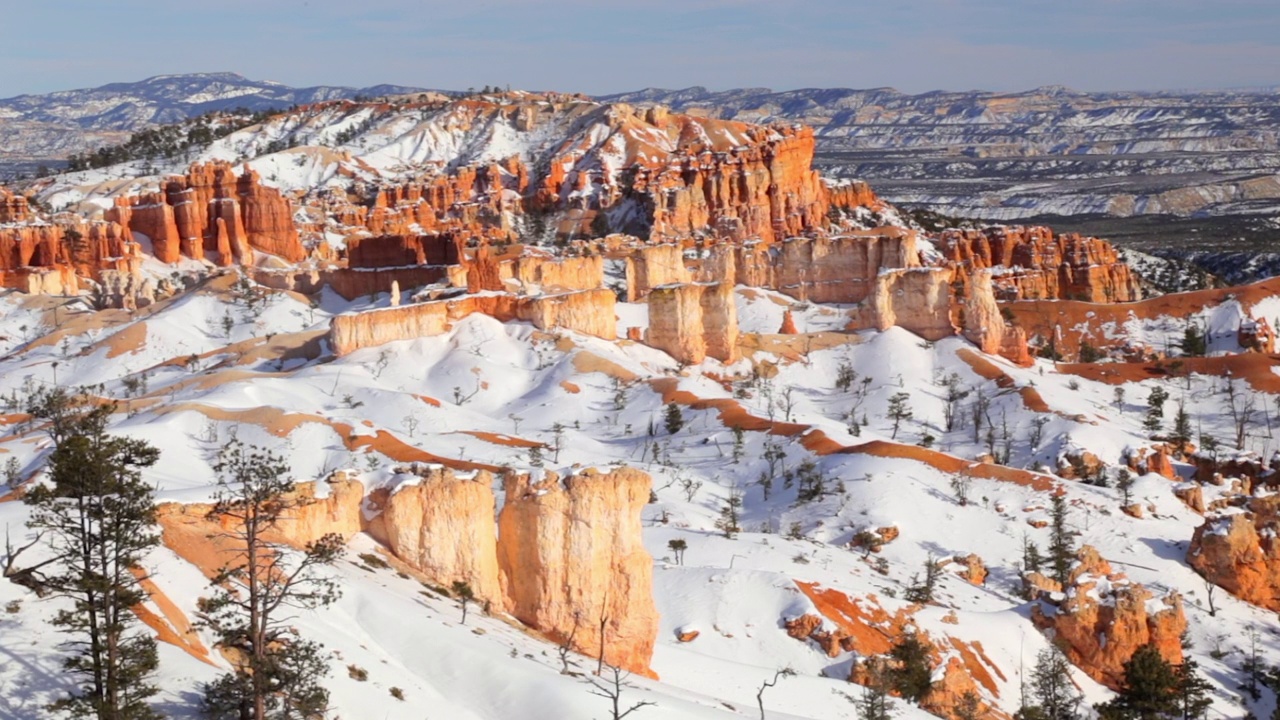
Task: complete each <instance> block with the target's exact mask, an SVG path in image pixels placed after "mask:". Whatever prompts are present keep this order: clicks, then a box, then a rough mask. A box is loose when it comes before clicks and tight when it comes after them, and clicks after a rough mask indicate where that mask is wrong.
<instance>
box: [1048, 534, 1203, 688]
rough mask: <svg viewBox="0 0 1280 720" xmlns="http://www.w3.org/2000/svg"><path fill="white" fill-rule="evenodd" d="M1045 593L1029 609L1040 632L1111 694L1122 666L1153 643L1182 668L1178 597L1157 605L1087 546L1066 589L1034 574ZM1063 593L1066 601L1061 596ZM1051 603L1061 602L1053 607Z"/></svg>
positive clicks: (1148, 593) (1121, 676) (1183, 620)
mask: <svg viewBox="0 0 1280 720" xmlns="http://www.w3.org/2000/svg"><path fill="white" fill-rule="evenodd" d="M1030 582H1031V584H1032V585H1033V586H1038V587H1040V588H1041V589H1042V590H1041V592H1040V593H1039V598H1040V600H1041V602H1039V603H1038V604H1036V605H1035V606H1033V607H1032V609H1031V618H1032V621H1033V622H1035V624H1036V625H1037V626H1039V627H1040V628H1042V629H1045V630H1048V631H1051V632H1052V634H1053V639H1054V641H1055V642H1057V643H1058V644H1059V647H1061V648H1062V650H1063V652H1064V653H1066V655H1067V658H1068V659H1070V660H1071V662H1072V663H1074V664H1075V665H1076V666H1077V667H1079V668H1080V669H1081V670H1083V671H1084V672H1085V673H1086V674H1087V675H1088V676H1089V677H1091V678H1093V679H1094V680H1097V681H1098V682H1100V683H1102V684H1103V685H1106V686H1107V687H1109V688H1111V689H1113V690H1114V689H1117V688H1119V687H1120V685H1121V682H1122V681H1123V679H1124V664H1125V663H1126V662H1128V660H1129V658H1130V657H1132V656H1133V653H1134V651H1136V650H1137V649H1138V648H1140V647H1142V646H1143V645H1146V644H1147V643H1153V644H1154V645H1155V646H1156V648H1157V649H1159V651H1160V654H1161V655H1162V656H1164V658H1165V660H1168V661H1169V662H1170V663H1172V664H1174V665H1180V664H1181V663H1182V641H1181V638H1182V633H1183V632H1184V631H1185V630H1186V629H1187V619H1186V617H1185V616H1184V615H1183V612H1182V598H1181V597H1180V596H1179V595H1177V594H1176V593H1172V594H1170V595H1169V596H1167V597H1165V598H1163V600H1160V601H1156V600H1153V596H1152V594H1151V591H1149V590H1147V589H1146V588H1145V587H1143V586H1141V585H1138V584H1137V583H1134V582H1131V581H1129V580H1128V579H1127V578H1126V577H1125V576H1124V575H1123V574H1121V573H1116V572H1114V571H1113V570H1112V569H1111V564H1110V563H1108V562H1107V561H1106V560H1104V559H1103V558H1102V557H1101V556H1100V555H1098V551H1097V550H1095V549H1094V548H1092V547H1090V546H1088V545H1085V546H1083V547H1081V548H1080V551H1079V552H1078V553H1077V555H1076V564H1075V565H1074V566H1073V567H1072V570H1071V576H1070V580H1069V582H1068V584H1067V587H1066V588H1059V587H1056V585H1057V584H1056V583H1054V582H1053V581H1049V580H1045V579H1044V578H1041V577H1039V576H1038V575H1036V574H1032V576H1031V579H1030ZM1062 590H1065V598H1063V595H1062V594H1059V593H1058V591H1062ZM1051 598H1063V599H1062V600H1061V601H1060V602H1056V603H1055V602H1054V601H1053V600H1052V599H1051Z"/></svg>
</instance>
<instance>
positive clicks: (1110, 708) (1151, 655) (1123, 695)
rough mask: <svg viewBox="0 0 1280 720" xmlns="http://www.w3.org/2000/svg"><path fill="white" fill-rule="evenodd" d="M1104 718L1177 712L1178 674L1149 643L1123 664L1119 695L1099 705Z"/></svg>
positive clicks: (1150, 718) (1151, 719)
mask: <svg viewBox="0 0 1280 720" xmlns="http://www.w3.org/2000/svg"><path fill="white" fill-rule="evenodd" d="M1098 712H1099V713H1100V716H1101V717H1102V718H1103V720H1161V718H1164V717H1167V716H1170V715H1174V714H1176V713H1177V712H1178V674H1177V672H1176V671H1175V670H1174V669H1173V666H1172V665H1170V664H1169V661H1167V660H1165V659H1164V656H1162V655H1161V654H1160V650H1159V649H1158V648H1156V646H1155V645H1152V644H1151V643H1148V644H1146V645H1143V646H1142V647H1140V648H1138V649H1137V650H1136V651H1135V652H1134V653H1133V656H1132V657H1130V658H1129V660H1128V661H1126V662H1125V664H1124V685H1123V686H1122V687H1121V688H1120V693H1119V695H1117V696H1116V698H1115V699H1114V700H1111V701H1110V702H1107V703H1103V704H1102V705H1099V706H1098Z"/></svg>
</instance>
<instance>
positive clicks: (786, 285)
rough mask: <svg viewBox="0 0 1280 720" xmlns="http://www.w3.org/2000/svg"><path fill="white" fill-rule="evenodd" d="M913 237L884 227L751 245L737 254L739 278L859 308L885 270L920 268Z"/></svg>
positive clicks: (800, 297)
mask: <svg viewBox="0 0 1280 720" xmlns="http://www.w3.org/2000/svg"><path fill="white" fill-rule="evenodd" d="M916 242H917V236H916V234H915V233H914V232H912V231H908V230H901V229H898V228H885V229H882V230H881V231H876V232H875V233H866V234H859V235H844V236H839V237H832V238H826V237H818V238H812V239H810V238H793V239H790V240H787V241H786V242H783V243H779V244H776V245H763V244H758V243H757V244H747V245H742V246H739V247H738V248H736V250H735V252H734V263H733V265H734V268H733V271H734V278H732V280H736V282H738V283H740V284H742V285H750V286H753V287H764V288H769V289H772V290H777V291H778V292H781V293H784V294H786V295H790V296H791V297H793V298H795V299H797V300H801V301H806V302H819V303H847V304H853V303H859V302H862V301H863V300H865V299H867V298H868V297H869V296H870V295H871V294H872V293H873V292H875V291H876V278H877V276H878V275H879V274H880V271H881V270H885V269H891V270H897V269H909V268H918V267H920V266H921V260H920V253H919V251H918V250H917V247H916Z"/></svg>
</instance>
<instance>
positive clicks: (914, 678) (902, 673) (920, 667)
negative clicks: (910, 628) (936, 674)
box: [888, 632, 933, 703]
mask: <svg viewBox="0 0 1280 720" xmlns="http://www.w3.org/2000/svg"><path fill="white" fill-rule="evenodd" d="M889 657H891V658H893V661H894V664H893V665H892V666H891V667H890V668H889V669H888V680H889V685H890V687H892V688H893V689H894V690H895V691H896V692H897V693H898V694H899V695H901V696H902V697H903V698H905V699H907V700H910V701H911V702H914V703H919V702H920V701H921V700H922V699H924V696H925V695H927V694H928V693H929V688H930V687H932V685H933V683H932V681H931V679H930V678H931V676H932V674H933V673H932V671H931V670H930V669H929V647H928V646H927V645H925V643H924V642H922V641H921V640H920V637H919V636H918V635H916V634H915V633H913V632H909V633H907V634H905V635H903V636H902V637H901V638H899V639H898V642H896V643H894V645H893V647H892V648H891V649H890V650H889Z"/></svg>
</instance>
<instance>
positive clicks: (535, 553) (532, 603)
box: [498, 468, 658, 674]
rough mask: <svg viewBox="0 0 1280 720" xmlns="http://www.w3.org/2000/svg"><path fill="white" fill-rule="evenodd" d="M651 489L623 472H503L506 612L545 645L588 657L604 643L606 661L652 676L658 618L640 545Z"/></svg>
mask: <svg viewBox="0 0 1280 720" xmlns="http://www.w3.org/2000/svg"><path fill="white" fill-rule="evenodd" d="M650 485H651V481H650V479H649V476H648V475H647V474H645V473H643V472H640V471H638V470H632V469H629V468H620V469H616V470H613V471H612V472H610V473H607V474H605V473H598V472H596V471H594V470H589V471H584V472H583V473H581V474H578V475H573V476H570V477H567V478H565V479H564V480H563V481H561V479H560V478H558V477H557V476H556V475H555V474H554V473H545V474H544V475H543V476H542V477H541V478H535V477H531V476H530V475H527V474H518V473H509V474H507V475H506V476H504V478H503V489H504V491H505V495H506V502H505V503H504V504H503V506H502V512H501V513H500V514H499V516H498V528H499V532H498V566H499V568H500V571H501V581H502V586H503V590H504V592H505V594H506V598H507V608H508V611H509V612H510V613H511V614H512V615H514V616H515V617H516V618H518V619H519V620H520V621H521V622H524V623H525V624H526V625H529V626H530V627H533V628H535V629H537V630H539V631H541V632H542V633H544V634H546V635H547V636H548V637H549V638H550V639H552V640H553V641H554V642H565V641H571V642H572V644H573V646H574V647H576V648H577V649H578V650H579V651H580V652H582V653H584V654H586V655H588V656H591V657H595V656H596V655H597V654H598V653H599V652H600V646H601V644H602V643H603V645H604V660H605V662H607V663H610V664H612V665H616V666H618V667H622V668H624V669H627V670H630V671H632V672H641V673H646V674H651V673H650V671H649V660H650V658H651V656H652V654H653V645H654V642H655V641H656V638H657V631H658V613H657V609H656V607H655V606H654V601H653V588H652V584H653V578H652V575H653V567H652V563H653V561H652V558H650V556H649V553H648V552H646V551H645V549H644V546H643V545H642V544H641V542H640V511H641V508H643V507H644V505H645V503H647V502H648V501H649V490H650ZM602 625H603V628H602Z"/></svg>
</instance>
